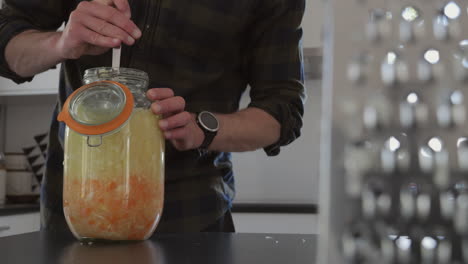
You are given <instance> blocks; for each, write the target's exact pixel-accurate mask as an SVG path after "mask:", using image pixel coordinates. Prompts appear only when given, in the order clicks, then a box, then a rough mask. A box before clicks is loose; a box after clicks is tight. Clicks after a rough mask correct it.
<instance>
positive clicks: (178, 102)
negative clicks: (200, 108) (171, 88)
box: [174, 96, 185, 109]
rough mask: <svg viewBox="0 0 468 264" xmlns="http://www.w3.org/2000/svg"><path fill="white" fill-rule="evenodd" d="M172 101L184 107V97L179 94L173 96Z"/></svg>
mask: <svg viewBox="0 0 468 264" xmlns="http://www.w3.org/2000/svg"><path fill="white" fill-rule="evenodd" d="M174 101H175V102H176V104H177V106H178V107H179V108H180V109H184V108H185V99H184V98H182V97H181V96H176V97H174Z"/></svg>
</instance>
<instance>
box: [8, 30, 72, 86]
mask: <svg viewBox="0 0 468 264" xmlns="http://www.w3.org/2000/svg"><path fill="white" fill-rule="evenodd" d="M60 34H61V33H60V32H40V31H36V30H28V31H25V32H22V33H20V34H18V35H16V36H15V37H14V38H12V39H11V40H10V41H9V42H8V44H7V46H6V49H5V59H6V61H7V63H8V66H9V67H10V69H11V70H12V71H14V72H15V73H16V74H18V75H19V76H21V77H30V76H33V75H35V74H38V73H41V72H43V71H46V70H48V69H50V68H51V67H53V66H55V65H57V64H58V63H60V62H61V61H62V60H63V58H62V57H61V56H60V55H59V52H58V49H57V41H58V40H59V38H60Z"/></svg>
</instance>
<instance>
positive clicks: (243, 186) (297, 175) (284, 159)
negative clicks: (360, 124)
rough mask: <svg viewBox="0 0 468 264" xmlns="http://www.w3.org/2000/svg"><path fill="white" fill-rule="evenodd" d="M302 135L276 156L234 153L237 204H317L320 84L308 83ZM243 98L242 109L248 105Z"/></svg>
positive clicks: (246, 100)
mask: <svg viewBox="0 0 468 264" xmlns="http://www.w3.org/2000/svg"><path fill="white" fill-rule="evenodd" d="M306 84H307V95H308V99H307V102H306V105H305V114H304V120H303V122H304V126H303V129H302V135H301V137H300V138H298V139H297V140H296V141H294V142H293V143H292V144H290V145H289V146H286V147H284V148H283V149H282V150H281V153H280V154H279V155H278V156H275V157H268V156H266V154H265V152H264V151H263V150H257V151H254V152H245V153H234V154H233V157H234V161H233V162H234V173H235V179H236V187H237V197H236V202H250V203H252V202H260V203H314V204H315V203H317V201H318V174H319V142H320V139H319V137H320V100H321V96H320V89H321V81H312V80H309V81H307V82H306ZM248 101H249V100H248V98H247V97H243V98H242V106H245V105H246V104H247V103H248Z"/></svg>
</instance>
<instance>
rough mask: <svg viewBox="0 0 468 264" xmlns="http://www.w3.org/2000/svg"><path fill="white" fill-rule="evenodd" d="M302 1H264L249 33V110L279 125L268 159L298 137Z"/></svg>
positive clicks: (302, 96) (302, 97)
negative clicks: (274, 120) (258, 111)
mask: <svg viewBox="0 0 468 264" xmlns="http://www.w3.org/2000/svg"><path fill="white" fill-rule="evenodd" d="M304 9H305V0H266V1H264V3H263V5H262V7H261V8H258V10H257V11H256V12H255V13H256V17H257V19H256V21H254V23H253V25H252V27H251V28H252V30H251V32H250V46H249V50H250V57H249V58H247V60H248V61H247V65H248V68H249V71H248V72H249V84H250V87H251V90H250V98H251V103H250V104H249V107H256V108H260V109H262V110H264V111H266V112H267V113H269V114H270V115H272V116H273V117H274V118H275V119H276V120H278V122H279V123H280V124H281V135H280V139H279V140H278V141H277V142H276V143H274V144H272V145H270V146H267V147H265V148H264V150H265V152H266V154H267V155H269V156H274V155H278V154H279V152H280V147H281V146H285V145H287V144H289V143H291V142H292V141H294V140H295V139H296V138H298V137H299V136H300V131H301V128H302V117H303V115H304V102H305V99H306V93H305V87H304V71H303V57H302V47H301V39H302V33H303V31H302V28H301V22H302V17H303V15H304Z"/></svg>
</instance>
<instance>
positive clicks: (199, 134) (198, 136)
mask: <svg viewBox="0 0 468 264" xmlns="http://www.w3.org/2000/svg"><path fill="white" fill-rule="evenodd" d="M191 115H192V123H193V125H194V128H195V129H194V136H195V137H194V138H195V139H194V149H198V148H200V146H201V145H202V143H203V141H204V140H205V134H204V133H203V130H202V129H201V128H200V126H199V125H198V124H197V114H196V113H192V114H191Z"/></svg>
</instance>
